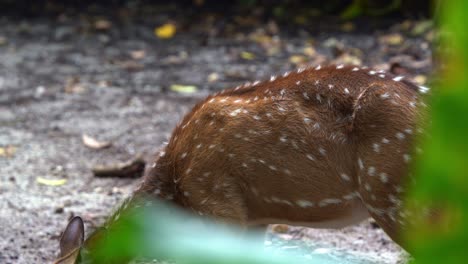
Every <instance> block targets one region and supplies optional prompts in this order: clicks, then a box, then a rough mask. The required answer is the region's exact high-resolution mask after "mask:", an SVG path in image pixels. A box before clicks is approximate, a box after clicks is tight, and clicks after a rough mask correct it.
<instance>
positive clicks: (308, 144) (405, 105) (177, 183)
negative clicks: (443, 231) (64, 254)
mask: <svg viewBox="0 0 468 264" xmlns="http://www.w3.org/2000/svg"><path fill="white" fill-rule="evenodd" d="M285 75H287V76H281V77H278V78H272V79H274V80H267V81H263V82H259V83H257V82H256V83H254V84H247V85H244V86H239V87H237V88H234V89H229V90H226V91H223V92H220V93H218V94H216V95H212V96H209V97H208V98H206V99H205V100H204V101H203V102H200V103H198V104H197V105H196V106H195V107H194V108H193V110H192V111H191V112H190V113H188V114H187V115H186V116H185V118H184V119H183V121H182V122H181V123H180V125H179V126H177V127H176V128H175V130H174V132H173V134H172V137H171V139H170V142H169V143H168V145H167V146H166V148H165V149H164V151H163V152H162V153H161V154H160V155H158V156H160V157H157V158H156V159H155V161H154V163H153V164H152V166H151V168H150V169H149V170H148V171H147V174H146V176H145V178H144V181H143V183H142V185H141V186H140V188H139V189H138V190H137V191H136V192H135V195H136V196H138V195H140V194H146V195H152V196H156V197H159V198H161V199H164V200H172V202H173V203H175V204H177V205H180V206H182V207H184V208H187V209H189V210H192V211H194V212H195V213H199V214H203V215H209V216H213V217H215V218H216V219H219V220H220V221H222V222H230V223H235V224H238V225H240V226H243V227H247V226H250V225H265V224H273V223H288V224H298V225H307V226H312V227H342V226H345V225H348V224H351V223H356V222H358V221H360V220H362V219H364V218H366V217H368V216H369V215H371V216H372V217H374V218H375V220H376V221H377V222H378V223H379V225H381V226H382V228H383V229H384V230H385V231H386V232H387V234H388V235H390V236H391V237H392V238H393V239H394V240H396V241H397V242H400V240H399V237H398V231H399V230H401V228H402V227H404V225H405V224H406V220H407V219H406V217H407V216H406V214H407V213H408V212H402V211H401V210H400V209H401V200H400V196H401V194H402V193H403V191H404V188H403V187H404V183H405V182H406V179H407V173H408V163H409V161H410V158H411V155H412V147H413V146H412V145H413V137H414V134H415V133H416V131H419V129H418V128H417V125H418V121H419V119H420V118H421V115H422V111H421V109H422V107H421V105H424V103H422V102H421V101H420V95H419V93H418V87H417V86H415V85H413V84H411V83H409V82H407V81H405V80H404V79H403V78H401V77H396V78H395V76H391V75H390V74H387V73H383V72H375V71H372V70H369V69H367V68H365V67H364V68H359V67H353V66H328V67H325V68H321V67H316V68H309V69H301V70H298V71H297V72H293V73H290V74H285ZM422 88H424V87H420V88H419V89H422Z"/></svg>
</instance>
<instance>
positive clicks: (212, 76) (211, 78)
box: [207, 72, 219, 83]
mask: <svg viewBox="0 0 468 264" xmlns="http://www.w3.org/2000/svg"><path fill="white" fill-rule="evenodd" d="M218 79H219V74H218V73H216V72H212V73H210V74H209V75H208V77H207V81H208V82H209V83H213V82H216V81H217V80H218Z"/></svg>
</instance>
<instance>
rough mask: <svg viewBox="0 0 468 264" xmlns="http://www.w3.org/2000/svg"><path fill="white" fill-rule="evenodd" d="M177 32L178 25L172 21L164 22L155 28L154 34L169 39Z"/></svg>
mask: <svg viewBox="0 0 468 264" xmlns="http://www.w3.org/2000/svg"><path fill="white" fill-rule="evenodd" d="M175 33H176V27H175V25H174V24H172V23H167V24H164V25H162V26H160V27H157V28H155V29H154V34H155V35H156V36H157V37H158V38H160V39H169V38H172V37H173V36H174V34H175Z"/></svg>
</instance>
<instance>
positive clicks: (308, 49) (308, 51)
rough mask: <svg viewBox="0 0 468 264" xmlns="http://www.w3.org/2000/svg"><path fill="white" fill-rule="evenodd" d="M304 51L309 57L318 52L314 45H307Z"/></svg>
mask: <svg viewBox="0 0 468 264" xmlns="http://www.w3.org/2000/svg"><path fill="white" fill-rule="evenodd" d="M302 52H303V53H304V54H305V55H307V56H309V57H313V56H315V54H316V53H317V52H316V51H315V49H314V47H312V46H308V47H305V48H304V49H303V50H302Z"/></svg>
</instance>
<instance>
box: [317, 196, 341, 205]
mask: <svg viewBox="0 0 468 264" xmlns="http://www.w3.org/2000/svg"><path fill="white" fill-rule="evenodd" d="M339 203H341V199H337V198H327V199H323V200H321V201H320V202H319V204H318V205H319V207H324V206H327V205H329V204H339Z"/></svg>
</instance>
